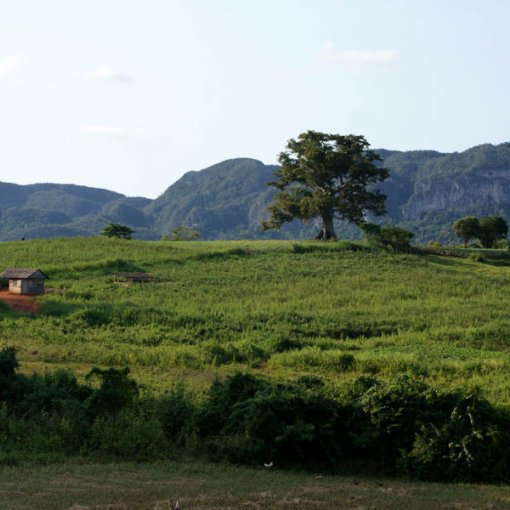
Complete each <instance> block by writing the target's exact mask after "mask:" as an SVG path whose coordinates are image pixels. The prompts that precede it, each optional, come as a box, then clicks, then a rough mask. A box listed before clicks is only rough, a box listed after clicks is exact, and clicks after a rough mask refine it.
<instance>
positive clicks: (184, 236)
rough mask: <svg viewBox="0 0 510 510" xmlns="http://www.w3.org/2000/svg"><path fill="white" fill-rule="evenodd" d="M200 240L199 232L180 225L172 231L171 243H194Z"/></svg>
mask: <svg viewBox="0 0 510 510" xmlns="http://www.w3.org/2000/svg"><path fill="white" fill-rule="evenodd" d="M199 238H200V232H198V231H196V230H193V229H192V228H189V227H186V226H185V225H181V226H180V227H176V228H174V229H173V230H172V237H171V240H172V241H195V240H197V239H199Z"/></svg>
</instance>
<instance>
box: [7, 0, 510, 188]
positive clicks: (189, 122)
mask: <svg viewBox="0 0 510 510" xmlns="http://www.w3.org/2000/svg"><path fill="white" fill-rule="evenodd" d="M2 4H3V5H2V9H1V10H0V168H1V172H2V173H1V180H2V181H4V182H16V183H21V184H27V183H34V182H65V183H74V184H83V185H87V186H97V187H104V188H109V189H112V190H115V191H119V192H121V193H124V194H127V195H130V196H134V195H142V196H147V197H151V198H153V197H156V196H157V195H159V194H160V193H162V192H163V191H164V190H165V189H166V188H167V187H168V186H169V185H170V184H171V183H172V182H174V181H175V180H177V179H178V178H179V177H180V176H181V175H182V174H183V173H185V172H186V171H188V170H199V169H202V168H205V167H207V166H210V165H212V164H214V163H217V162H219V161H222V160H224V159H228V158H233V157H253V158H257V159H260V160H262V161H264V162H265V163H268V164H269V163H275V162H276V158H277V155H278V153H279V152H280V151H281V150H283V149H284V147H285V143H286V141H287V140H288V139H289V138H293V137H295V136H297V135H298V134H299V133H300V132H302V131H306V130H307V129H315V130H320V131H325V132H331V133H340V134H349V133H354V134H362V135H364V136H365V137H366V138H367V139H368V141H369V142H370V143H371V145H372V147H375V148H377V147H384V148H388V149H398V150H411V149H435V150H439V151H462V150H465V149H467V148H469V147H471V146H473V145H478V144H481V143H494V144H497V143H501V142H505V141H509V140H510V36H509V33H508V20H510V2H508V1H507V0H463V1H460V0H459V1H457V0H427V1H426V0H419V1H418V0H371V1H370V0H345V1H342V0H336V1H334V0H313V1H312V0H307V1H304V0H292V1H289V0H272V1H268V0H256V1H254V0H243V1H241V0H237V1H234V0H208V1H206V0H187V1H184V0H183V1H178V0H45V1H44V2H42V1H40V0H16V1H11V2H7V1H3V2H2Z"/></svg>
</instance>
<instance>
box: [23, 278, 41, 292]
mask: <svg viewBox="0 0 510 510" xmlns="http://www.w3.org/2000/svg"><path fill="white" fill-rule="evenodd" d="M26 283H27V286H26V290H25V291H24V293H26V294H44V278H30V279H28V280H26Z"/></svg>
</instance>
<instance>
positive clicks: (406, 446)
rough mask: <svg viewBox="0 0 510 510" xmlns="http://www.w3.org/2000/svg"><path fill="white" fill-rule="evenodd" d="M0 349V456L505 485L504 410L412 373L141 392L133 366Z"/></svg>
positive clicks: (508, 449) (5, 459) (507, 430)
mask: <svg viewBox="0 0 510 510" xmlns="http://www.w3.org/2000/svg"><path fill="white" fill-rule="evenodd" d="M16 370H17V360H16V355H15V351H14V350H13V349H9V348H7V349H3V350H2V351H0V462H1V463H12V462H15V461H17V460H19V459H35V458H41V457H43V458H45V459H46V460H48V459H53V458H55V459H57V458H59V456H60V457H63V456H66V455H85V456H94V457H100V458H121V459H135V460H149V459H159V458H169V457H173V456H175V455H176V453H177V452H178V451H181V452H182V451H187V452H188V453H193V452H195V453H196V452H201V453H205V454H206V455H208V456H209V457H210V458H212V459H216V460H224V461H228V462H233V463H240V464H255V465H261V464H262V463H264V462H274V463H275V465H276V466H279V467H292V466H294V467H301V468H307V469H317V468H320V469H332V470H335V469H339V468H341V467H345V466H346V465H350V464H352V463H353V461H358V464H359V465H364V464H365V463H370V465H371V468H372V469H374V468H375V469H379V470H380V472H384V473H399V472H400V473H405V474H407V475H410V476H412V477H415V478H422V479H432V480H439V481H486V482H487V481H509V480H510V415H509V414H508V413H507V412H505V411H502V410H499V409H496V408H494V407H493V406H492V405H491V404H489V403H488V402H487V400H485V399H484V398H483V397H482V396H481V395H480V394H478V393H476V392H475V393H466V392H462V391H453V392H452V391H450V392H438V391H436V390H435V389H434V388H432V387H430V386H428V385H426V384H425V383H423V382H421V381H419V380H417V379H415V378H412V377H410V376H399V377H397V378H395V379H392V380H390V381H383V380H380V379H376V378H374V377H371V376H363V377H360V378H358V379H356V380H354V381H353V382H351V383H349V384H348V385H344V386H343V387H340V388H337V387H331V386H328V385H326V384H325V383H324V381H323V380H322V379H321V378H319V377H313V376H303V377H301V378H298V379H297V380H295V381H286V382H283V381H274V380H271V379H265V378H261V377H255V376H253V375H250V374H243V373H237V374H234V375H231V376H228V377H226V378H225V379H224V380H219V379H218V380H216V381H215V382H214V383H213V384H212V385H211V387H210V388H209V390H208V392H207V393H206V395H204V396H203V398H202V399H199V400H195V399H194V398H192V397H191V395H190V394H189V392H188V391H187V390H186V389H185V387H184V386H183V385H182V384H181V385H176V386H174V387H173V388H172V389H171V391H168V392H167V393H166V394H164V395H162V396H159V397H153V396H152V397H151V396H144V397H141V396H140V395H139V392H138V386H137V384H136V383H135V382H134V381H133V380H132V379H130V377H129V370H128V369H124V370H116V369H112V368H111V369H108V370H101V369H97V368H96V369H93V370H92V371H91V372H90V374H89V376H88V378H87V382H88V381H90V380H91V379H96V380H97V382H98V384H96V385H95V386H90V385H88V384H80V383H78V382H77V380H76V378H75V377H74V375H73V374H71V373H69V372H66V371H57V372H54V373H52V374H45V375H42V376H41V375H32V376H24V375H21V374H18V373H17V371H16Z"/></svg>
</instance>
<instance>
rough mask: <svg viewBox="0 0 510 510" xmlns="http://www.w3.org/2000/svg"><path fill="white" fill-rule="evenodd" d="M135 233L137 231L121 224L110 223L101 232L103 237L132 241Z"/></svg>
mask: <svg viewBox="0 0 510 510" xmlns="http://www.w3.org/2000/svg"><path fill="white" fill-rule="evenodd" d="M134 233H135V231H134V230H133V229H132V228H130V227H127V226H126V225H120V224H119V223H109V224H108V225H106V226H105V227H104V228H103V230H101V232H99V234H100V235H102V236H105V237H116V238H118V239H131V238H132V236H133V234H134Z"/></svg>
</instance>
